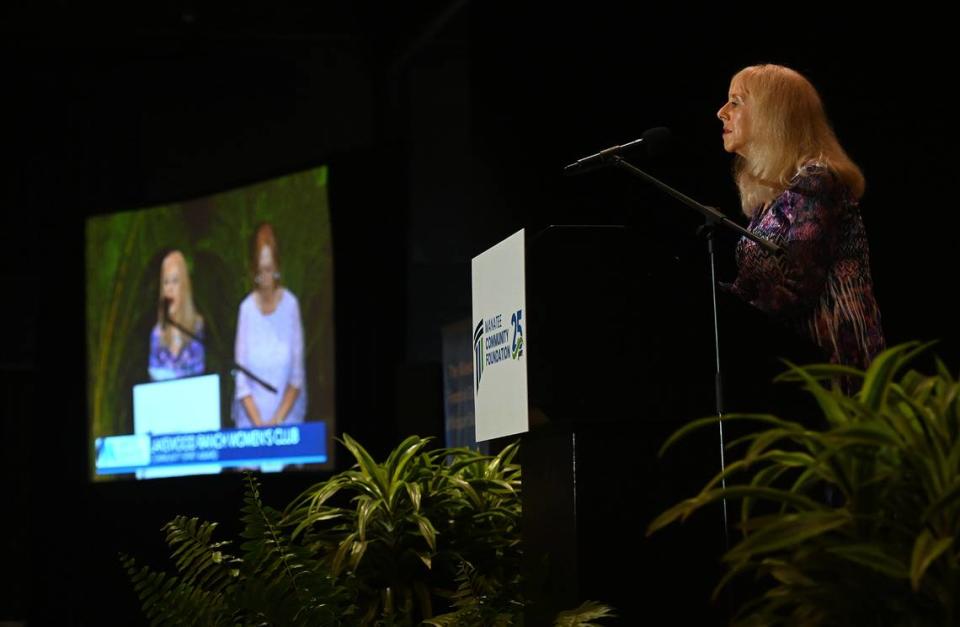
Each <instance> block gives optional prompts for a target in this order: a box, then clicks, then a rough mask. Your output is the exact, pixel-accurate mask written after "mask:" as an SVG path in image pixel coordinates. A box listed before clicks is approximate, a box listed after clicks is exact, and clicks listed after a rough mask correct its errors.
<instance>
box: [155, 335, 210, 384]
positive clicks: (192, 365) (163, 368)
mask: <svg viewBox="0 0 960 627" xmlns="http://www.w3.org/2000/svg"><path fill="white" fill-rule="evenodd" d="M194 335H196V336H197V337H198V338H200V342H198V341H197V340H194V339H191V338H188V337H184V341H185V342H186V343H185V344H184V345H183V347H182V348H181V349H180V352H179V353H177V354H176V355H174V354H173V352H172V351H171V350H170V349H169V348H167V346H166V345H165V344H164V343H163V331H162V329H161V328H160V325H159V324H158V325H156V326H154V327H153V332H152V333H150V365H149V367H148V370H149V372H150V379H152V380H153V381H166V380H167V379H179V378H180V377H189V376H191V375H196V374H203V372H204V370H205V365H204V361H205V357H206V356H205V351H204V348H203V344H202V343H201V342H202V341H203V325H202V324H200V323H198V324H197V329H196V332H195V333H194Z"/></svg>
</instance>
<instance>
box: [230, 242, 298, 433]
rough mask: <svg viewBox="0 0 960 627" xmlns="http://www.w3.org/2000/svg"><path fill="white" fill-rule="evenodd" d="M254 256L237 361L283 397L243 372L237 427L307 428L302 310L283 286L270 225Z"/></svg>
mask: <svg viewBox="0 0 960 627" xmlns="http://www.w3.org/2000/svg"><path fill="white" fill-rule="evenodd" d="M251 252H252V259H251V261H252V269H253V282H254V289H253V291H252V292H251V293H250V294H249V295H247V297H246V298H244V299H243V302H242V303H240V311H239V314H238V321H237V338H236V343H235V346H234V351H235V357H236V362H237V363H238V364H239V365H241V366H243V367H244V368H246V369H248V370H249V371H250V372H252V373H253V374H255V375H256V376H257V377H259V378H260V379H263V380H264V381H266V382H267V383H269V384H270V385H272V386H274V387H275V388H277V392H276V393H274V392H271V391H270V390H268V389H266V388H265V387H263V386H262V385H260V384H259V383H257V382H256V381H254V380H252V379H251V378H249V377H248V376H246V375H245V374H243V373H242V372H238V373H237V375H236V393H235V396H234V398H235V402H234V408H233V412H234V421H235V422H236V424H237V426H238V427H241V428H246V427H263V426H270V425H278V424H292V423H301V422H303V419H304V416H305V414H306V411H307V391H306V387H305V380H304V379H305V377H304V365H303V325H302V323H301V321H300V305H299V303H298V302H297V297H296V296H294V295H293V292H291V291H290V290H288V289H286V288H285V287H283V286H281V285H280V268H281V265H280V252H279V249H278V247H277V238H276V235H275V234H274V231H273V227H272V226H271V225H270V224H266V223H264V224H261V225H260V226H259V227H257V229H256V231H255V232H254V235H253V246H252V251H251Z"/></svg>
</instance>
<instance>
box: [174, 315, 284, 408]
mask: <svg viewBox="0 0 960 627" xmlns="http://www.w3.org/2000/svg"><path fill="white" fill-rule="evenodd" d="M163 323H164V324H169V325H170V326H172V327H173V328H174V329H177V330H178V331H180V332H181V333H183V334H184V335H186V336H187V337H189V338H190V339H192V340H194V341H196V342H199V343H200V345H201V346H206V344H204V343H203V340H201V339H200V338H199V337H197V336H196V335H194V334H193V333H192V332H191V331H188V330H187V329H185V328H184V327H183V325H181V324H179V323H177V322H175V321H174V320H173V318H171V317H170V314H169V313H167V309H166V307H164V310H163ZM230 369H231V371H234V370H239V371H240V372H242V373H243V374H245V375H247V376H248V377H250V378H251V379H253V380H254V381H256V382H257V383H259V384H260V385H262V386H263V387H265V388H266V389H267V390H269V391H270V392H272V393H273V394H276V393H277V388H275V387H273V386H272V385H270V384H269V383H267V382H266V381H264V380H263V379H261V378H260V377H258V376H257V375H255V374H253V373H252V372H250V371H249V370H247V369H246V368H244V367H243V366H241V365H240V364H238V363H237V362H235V361H231V362H230Z"/></svg>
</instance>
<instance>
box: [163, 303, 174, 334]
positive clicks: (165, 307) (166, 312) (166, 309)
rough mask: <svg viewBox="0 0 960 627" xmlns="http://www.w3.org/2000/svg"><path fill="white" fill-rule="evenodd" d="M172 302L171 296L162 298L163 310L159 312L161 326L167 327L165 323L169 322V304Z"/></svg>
mask: <svg viewBox="0 0 960 627" xmlns="http://www.w3.org/2000/svg"><path fill="white" fill-rule="evenodd" d="M172 304H173V299H172V298H164V299H163V311H161V313H160V320H161V321H162V322H163V328H167V323H168V322H170V305H172Z"/></svg>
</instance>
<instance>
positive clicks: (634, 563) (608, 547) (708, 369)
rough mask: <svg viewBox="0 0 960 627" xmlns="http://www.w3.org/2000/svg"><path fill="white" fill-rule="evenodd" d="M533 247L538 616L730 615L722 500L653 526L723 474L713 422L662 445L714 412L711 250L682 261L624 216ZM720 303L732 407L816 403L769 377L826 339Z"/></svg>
mask: <svg viewBox="0 0 960 627" xmlns="http://www.w3.org/2000/svg"><path fill="white" fill-rule="evenodd" d="M526 255H527V259H526V272H527V277H526V285H527V297H526V298H527V316H528V330H527V333H528V337H527V347H528V376H529V380H528V386H529V405H530V431H529V432H528V433H527V434H525V435H524V436H523V442H522V447H521V457H522V464H523V539H524V547H525V567H524V571H525V572H524V581H525V586H526V587H525V595H526V597H527V600H528V604H527V608H528V609H527V617H526V619H527V622H526V624H529V625H547V624H552V623H551V620H552V618H553V616H555V615H556V613H557V612H558V611H560V610H563V609H570V608H573V607H576V606H577V605H579V604H580V603H581V602H582V601H584V600H588V599H590V600H595V601H600V602H604V603H608V604H610V605H613V606H614V607H615V608H616V610H617V612H618V615H619V616H620V617H621V618H620V621H619V623H618V624H625V625H627V624H629V625H634V624H642V623H643V622H645V621H646V622H650V621H651V620H663V618H664V617H668V618H669V622H670V624H697V625H705V624H725V623H726V622H727V620H728V608H727V607H726V606H725V604H724V603H723V601H722V600H721V601H720V602H718V603H717V604H713V603H711V602H710V593H711V591H712V589H713V586H714V585H715V584H716V582H717V581H719V578H720V576H721V575H722V570H721V567H720V564H719V558H720V556H721V555H722V553H723V551H724V548H725V540H724V537H725V534H724V524H723V517H722V514H721V510H720V507H719V506H717V507H716V508H715V510H706V511H704V512H702V513H701V514H700V515H699V516H698V517H696V518H692V519H690V520H689V521H688V522H687V523H685V524H684V525H682V526H674V527H673V528H667V529H665V530H663V531H661V532H658V533H657V534H654V535H653V536H652V537H650V538H646V537H645V530H646V527H647V525H648V523H649V522H650V521H651V520H652V519H653V518H654V517H655V516H656V515H657V514H659V513H660V512H662V511H664V510H665V509H666V508H667V507H669V506H670V505H673V504H674V503H676V502H678V501H679V500H681V499H683V498H686V497H688V496H692V495H693V494H695V493H696V492H697V491H698V490H699V489H700V488H701V487H702V486H703V484H704V483H706V481H707V480H708V479H709V478H710V477H712V476H713V475H714V474H715V473H716V472H718V471H719V469H720V438H719V434H718V431H717V430H704V431H703V432H701V433H699V434H698V435H697V436H694V437H692V438H690V439H689V440H688V441H686V442H684V443H682V444H679V445H678V446H677V447H676V448H675V449H673V450H672V451H670V452H668V453H667V455H666V456H665V457H663V458H660V457H658V455H657V452H658V449H659V448H660V446H661V445H662V444H663V442H664V441H665V439H666V438H667V437H668V436H669V435H670V434H671V433H672V432H673V431H675V430H676V429H678V428H679V427H680V426H682V425H683V424H684V423H685V422H687V421H690V420H693V419H696V418H700V417H703V416H709V415H715V414H716V411H715V407H716V405H715V393H714V372H715V350H714V332H713V309H712V303H711V289H710V274H709V266H708V260H707V255H706V246H704V252H703V255H702V258H701V257H698V256H697V255H690V256H688V258H681V257H678V256H676V255H673V254H671V253H670V251H669V250H667V249H666V248H665V247H663V246H661V245H660V243H659V242H656V241H651V240H650V239H649V238H648V237H646V236H644V235H643V234H641V233H638V232H637V231H634V230H632V229H630V228H626V227H621V226H552V227H549V228H546V229H544V230H542V231H539V232H533V233H528V235H527V245H526ZM719 306H720V308H719V312H720V313H719V329H720V351H721V366H722V369H723V373H724V392H725V399H724V400H725V411H726V412H727V413H731V412H737V411H773V412H779V413H787V414H789V413H790V412H791V411H794V412H795V411H805V410H806V407H805V406H804V403H803V399H802V397H801V396H800V395H799V394H798V393H795V392H793V391H791V390H788V389H786V388H784V386H782V385H778V386H777V387H774V386H773V384H772V383H771V380H772V379H773V377H774V376H775V375H776V374H778V373H779V372H782V371H783V370H784V369H785V367H784V366H783V365H782V363H781V362H780V361H779V358H780V357H787V358H789V359H791V361H796V362H799V363H810V362H815V361H822V357H821V355H820V354H819V352H818V351H817V350H816V348H815V347H813V346H812V345H811V344H809V343H808V342H806V341H804V340H802V339H801V338H799V337H796V336H795V335H794V334H793V333H791V332H790V331H788V330H786V329H784V328H780V327H779V326H778V325H777V324H775V323H773V322H772V321H770V320H769V319H768V318H767V317H766V316H765V315H763V314H762V313H760V312H758V311H756V310H754V309H753V308H752V307H750V306H748V305H746V304H744V303H742V302H740V301H739V300H738V299H736V298H735V297H732V296H729V295H725V294H722V295H721V296H720V303H719ZM798 399H799V400H798ZM727 441H728V442H729V441H730V437H729V436H728V437H727ZM651 624H653V623H651Z"/></svg>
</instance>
